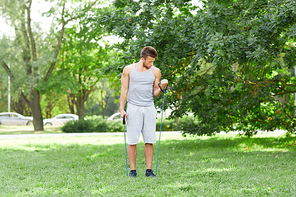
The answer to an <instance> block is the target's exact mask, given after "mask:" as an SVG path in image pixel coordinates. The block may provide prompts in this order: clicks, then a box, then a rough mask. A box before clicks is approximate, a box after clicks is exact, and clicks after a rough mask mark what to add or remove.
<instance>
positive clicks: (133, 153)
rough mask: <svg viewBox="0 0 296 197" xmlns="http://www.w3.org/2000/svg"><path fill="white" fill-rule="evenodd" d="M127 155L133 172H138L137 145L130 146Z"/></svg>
mask: <svg viewBox="0 0 296 197" xmlns="http://www.w3.org/2000/svg"><path fill="white" fill-rule="evenodd" d="M127 153H128V160H129V162H130V167H131V170H136V158H137V145H136V144H135V145H128V147H127Z"/></svg>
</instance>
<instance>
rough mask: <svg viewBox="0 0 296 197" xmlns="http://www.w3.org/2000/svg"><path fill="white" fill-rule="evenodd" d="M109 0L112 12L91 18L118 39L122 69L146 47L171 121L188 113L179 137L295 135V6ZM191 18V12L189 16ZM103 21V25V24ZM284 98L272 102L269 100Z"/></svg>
mask: <svg viewBox="0 0 296 197" xmlns="http://www.w3.org/2000/svg"><path fill="white" fill-rule="evenodd" d="M203 3H204V6H203V8H202V9H196V7H195V6H193V5H192V4H190V3H189V1H185V0H183V1H182V0H181V1H149V0H140V1H139V2H133V1H115V2H114V4H113V6H115V7H116V12H106V13H105V14H104V15H97V17H96V18H95V20H94V21H96V22H98V21H100V22H101V24H104V25H105V28H106V29H108V30H109V31H110V32H113V33H114V34H116V35H118V36H120V37H122V38H124V39H125V40H124V42H123V43H122V45H118V48H120V49H122V50H124V51H125V53H124V56H123V57H120V59H121V61H122V62H123V63H121V64H118V65H115V67H114V70H117V71H120V72H121V71H122V66H121V65H126V64H127V63H131V61H135V60H137V59H138V56H139V53H140V50H141V49H142V48H143V46H146V45H151V46H154V47H155V48H156V49H157V50H158V52H159V57H158V58H157V61H156V62H155V64H156V65H157V66H158V67H160V69H161V70H162V77H164V78H168V79H169V82H170V91H169V92H168V94H167V98H168V99H167V106H169V105H174V106H175V111H174V116H176V117H180V116H183V115H184V114H186V113H187V112H188V111H192V112H193V113H194V115H195V116H196V117H197V119H198V123H197V125H195V123H194V124H193V125H190V124H189V126H187V127H184V128H183V129H184V130H185V132H187V133H191V134H198V135H203V134H206V135H212V134H215V133H218V132H220V131H221V130H224V131H230V130H232V131H234V130H238V131H242V130H243V131H245V134H247V135H252V134H253V133H256V132H257V131H258V130H266V131H272V130H275V129H285V130H287V131H289V132H290V133H293V132H295V129H294V128H295V123H296V122H295V120H296V119H295V115H294V114H295V113H294V112H295V104H294V101H293V99H292V98H293V96H292V95H291V93H295V91H296V89H295V86H296V85H294V84H295V79H296V78H295V77H294V76H293V77H292V76H291V72H290V70H291V69H292V68H293V67H294V66H295V55H294V54H295V50H296V49H295V44H294V42H295V41H294V40H295V32H296V25H295V22H296V17H295V14H296V13H295V11H294V9H295V3H294V2H293V1H291V0H273V1H267V0H259V1H251V0H233V1H231V0H227V1H226V0H224V1H223V0H209V1H203ZM195 13H196V14H195ZM110 21H111V22H110ZM284 95H286V97H290V99H289V100H287V99H285V100H286V102H279V100H278V99H277V97H283V96H284Z"/></svg>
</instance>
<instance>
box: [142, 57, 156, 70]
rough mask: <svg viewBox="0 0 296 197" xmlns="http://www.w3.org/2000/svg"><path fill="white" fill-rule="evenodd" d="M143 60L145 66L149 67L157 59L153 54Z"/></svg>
mask: <svg viewBox="0 0 296 197" xmlns="http://www.w3.org/2000/svg"><path fill="white" fill-rule="evenodd" d="M142 60H143V66H144V67H145V68H147V69H149V68H151V67H152V66H153V63H154V61H155V58H153V57H151V56H147V57H146V59H145V58H142Z"/></svg>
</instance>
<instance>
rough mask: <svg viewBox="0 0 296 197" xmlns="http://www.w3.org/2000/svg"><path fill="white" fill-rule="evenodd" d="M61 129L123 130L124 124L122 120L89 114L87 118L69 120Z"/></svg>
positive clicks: (71, 131) (75, 130)
mask: <svg viewBox="0 0 296 197" xmlns="http://www.w3.org/2000/svg"><path fill="white" fill-rule="evenodd" d="M61 129H62V131H63V132H65V133H90V132H123V124H122V122H121V121H108V120H106V119H103V118H102V117H101V116H88V117H86V120H79V121H77V120H73V121H69V122H67V123H66V124H65V125H64V126H63V127H61Z"/></svg>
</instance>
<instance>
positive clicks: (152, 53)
mask: <svg viewBox="0 0 296 197" xmlns="http://www.w3.org/2000/svg"><path fill="white" fill-rule="evenodd" d="M147 56H150V57H153V58H156V57H157V51H156V50H155V49H154V48H153V47H150V46H147V47H144V48H143V49H142V51H141V57H142V58H144V59H146V58H147Z"/></svg>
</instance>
